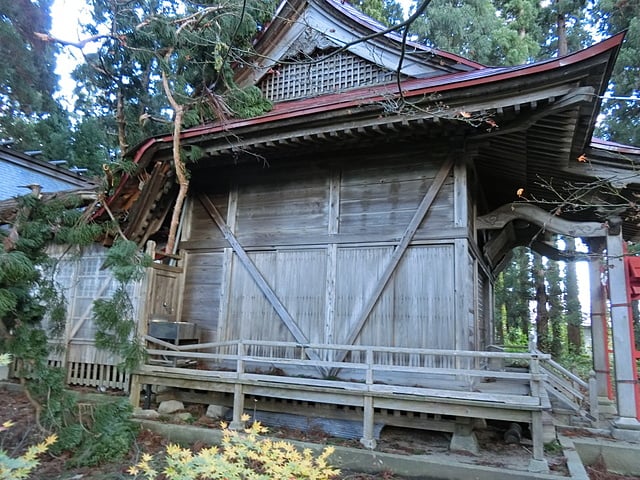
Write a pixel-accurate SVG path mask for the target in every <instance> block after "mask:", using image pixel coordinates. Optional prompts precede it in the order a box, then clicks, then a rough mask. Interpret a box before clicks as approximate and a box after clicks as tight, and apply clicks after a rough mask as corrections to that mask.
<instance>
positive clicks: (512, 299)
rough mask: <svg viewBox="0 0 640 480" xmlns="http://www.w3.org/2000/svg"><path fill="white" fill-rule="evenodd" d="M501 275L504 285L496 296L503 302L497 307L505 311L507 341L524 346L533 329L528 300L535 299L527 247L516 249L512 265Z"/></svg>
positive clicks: (496, 308) (496, 307)
mask: <svg viewBox="0 0 640 480" xmlns="http://www.w3.org/2000/svg"><path fill="white" fill-rule="evenodd" d="M500 275H501V276H502V280H501V281H502V282H503V283H502V285H503V287H504V288H503V291H502V292H501V293H498V294H497V295H496V298H497V299H499V300H500V301H501V303H498V304H496V305H495V310H496V312H500V311H504V320H505V321H504V325H505V327H504V329H505V333H504V337H505V343H519V344H522V345H525V344H526V343H527V340H528V336H529V331H530V328H531V311H530V308H529V302H530V301H531V300H532V299H533V285H532V281H531V265H530V255H529V252H528V249H526V248H525V247H518V248H515V249H514V250H513V260H512V261H511V264H510V265H509V267H507V268H506V269H505V270H504V271H503V272H502V273H501V274H500Z"/></svg>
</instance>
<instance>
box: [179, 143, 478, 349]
mask: <svg viewBox="0 0 640 480" xmlns="http://www.w3.org/2000/svg"><path fill="white" fill-rule="evenodd" d="M447 154H448V152H447V151H446V150H444V149H443V150H438V148H436V147H434V148H433V149H431V151H430V153H429V156H428V157H427V154H426V153H425V152H418V153H407V154H405V155H403V156H402V157H401V158H394V159H393V160H392V161H391V160H389V159H388V158H383V156H382V155H380V156H379V157H378V158H376V156H375V155H369V156H367V157H366V158H365V157H364V156H362V157H359V156H353V157H350V158H345V159H332V161H331V162H329V161H326V160H325V161H322V160H319V159H315V160H314V159H305V160H309V161H308V162H300V163H297V164H292V163H288V164H282V165H280V164H278V163H277V162H271V163H270V165H269V166H268V167H262V166H260V167H258V166H249V167H247V166H246V165H243V166H238V167H235V168H234V169H224V170H222V171H220V172H219V173H218V174H216V177H215V178H217V179H219V180H218V181H216V180H214V179H212V180H211V181H209V182H200V183H198V182H196V193H195V194H194V196H193V197H192V198H191V199H190V203H189V212H188V215H187V224H186V226H185V229H184V235H183V237H182V242H181V248H182V251H183V252H184V253H185V258H186V261H185V263H184V265H185V281H184V291H183V294H182V295H183V296H182V298H183V306H182V312H181V316H180V318H181V319H182V320H183V321H193V322H195V323H197V324H198V325H200V327H201V331H202V330H203V329H204V330H205V331H206V332H207V333H206V340H213V339H216V340H220V341H224V340H232V339H238V338H246V339H252V340H282V341H295V340H296V339H295V337H294V335H293V334H292V333H291V332H290V329H289V328H288V327H287V325H286V324H285V322H283V321H282V320H281V318H280V316H279V315H278V313H276V310H275V309H274V307H273V305H272V304H271V303H270V302H269V300H268V299H267V297H266V296H265V294H264V293H263V292H262V291H261V290H260V289H259V288H258V286H257V284H256V281H255V279H254V278H252V276H251V275H250V274H249V272H248V270H247V268H246V267H245V266H244V265H243V264H242V261H241V260H240V259H239V257H238V256H237V255H236V254H234V253H233V252H232V249H231V248H230V244H229V243H228V242H227V240H226V239H225V238H224V235H223V234H222V233H221V231H220V229H219V228H218V227H217V226H216V224H215V222H214V221H213V219H212V218H211V216H210V214H209V212H207V209H206V208H205V207H204V206H203V204H202V202H200V201H198V198H197V195H199V194H203V193H204V194H205V195H206V196H207V198H208V199H209V200H211V203H213V205H215V207H216V209H217V210H218V211H219V212H220V213H221V215H222V216H223V217H224V219H225V221H226V223H227V225H228V227H229V229H230V231H231V232H232V234H233V235H234V236H235V238H236V239H237V241H238V242H239V244H240V245H241V246H242V248H243V249H244V250H245V251H246V252H247V254H248V257H249V259H250V260H251V261H252V262H253V264H254V265H255V267H256V268H257V270H258V272H259V273H260V275H262V277H263V278H264V280H265V281H266V282H267V284H268V285H269V286H270V287H271V289H272V290H273V292H274V293H275V295H276V296H277V298H278V299H279V300H280V302H281V303H282V304H283V305H284V307H285V308H286V310H287V312H288V313H289V314H290V316H291V317H292V318H293V319H294V321H295V323H296V324H297V326H298V327H299V329H300V330H301V332H302V333H303V335H304V336H305V337H306V339H307V340H308V341H310V342H328V343H345V342H347V339H348V338H349V337H350V336H351V335H354V331H355V333H356V334H357V335H356V337H355V338H356V339H355V342H354V343H356V344H373V345H389V346H402V347H425V348H451V349H453V348H470V347H475V346H477V344H478V341H477V332H476V328H477V325H476V322H477V321H479V317H478V316H477V309H478V306H477V305H478V304H477V302H476V301H475V300H474V299H471V300H466V299H465V300H464V301H463V302H461V301H460V299H459V297H460V296H461V294H460V291H459V290H460V289H461V288H464V289H468V290H467V291H470V292H474V291H475V290H474V285H473V284H474V282H475V281H476V280H477V274H475V273H474V272H475V269H476V266H475V259H474V257H473V256H472V255H471V254H470V250H469V247H468V244H469V238H470V235H472V234H471V233H470V232H469V228H468V225H467V222H468V215H469V210H471V209H472V208H471V207H470V206H469V203H468V202H469V200H468V198H467V194H466V192H467V191H468V190H467V188H466V184H465V183H464V182H465V178H462V180H461V182H462V186H461V187H460V186H457V185H456V183H455V181H454V176H455V174H456V173H455V172H457V171H458V170H460V169H459V168H457V167H456V169H451V171H450V172H449V175H448V177H447V178H446V179H445V180H444V183H443V185H442V187H441V188H440V189H439V191H438V193H437V195H436V196H435V199H434V201H433V203H432V204H431V206H430V208H429V209H428V211H427V213H426V215H425V217H424V220H422V221H421V222H420V223H419V226H418V228H417V231H416V233H415V235H414V236H413V238H412V241H411V243H410V245H409V246H408V248H407V249H406V251H405V253H404V255H403V257H402V258H401V260H400V262H399V264H398V265H397V267H396V268H395V270H394V271H393V274H392V275H391V276H390V278H389V280H388V282H387V283H386V285H385V286H384V288H383V289H382V293H381V294H380V297H379V298H378V300H377V302H376V303H375V305H374V307H373V309H372V310H371V313H370V314H369V315H368V316H367V317H366V318H367V320H366V322H364V324H363V325H362V328H361V329H360V330H357V328H358V317H359V312H360V311H361V310H362V309H363V307H364V306H365V304H366V303H367V301H368V300H369V296H370V295H371V292H372V291H373V290H374V289H375V287H376V283H377V282H378V280H379V279H380V278H381V277H382V276H383V272H384V271H385V269H386V267H387V264H388V262H389V261H390V259H391V257H392V254H393V252H394V249H395V248H396V246H397V245H398V242H399V240H400V238H401V237H402V236H403V234H404V233H405V231H406V229H407V226H408V225H409V224H410V222H411V221H412V219H413V217H414V215H415V213H416V210H417V209H418V206H419V204H420V203H421V201H422V200H423V198H424V197H425V194H426V193H427V192H428V191H429V189H430V186H431V185H432V183H433V182H434V178H435V177H436V175H437V174H438V172H439V170H440V169H441V168H442V165H443V163H444V160H445V158H446V156H447ZM365 160H366V161H365ZM462 171H464V168H463V169H462ZM222 179H224V180H222ZM197 189H199V192H198V191H197ZM456 199H457V200H456ZM457 201H458V202H464V204H463V206H462V208H457V209H456V205H455V203H456V202H457ZM456 215H458V218H456ZM460 215H462V216H460ZM461 252H462V253H461ZM465 295H466V294H465ZM461 306H464V308H463V307H461ZM354 329H355V330H354Z"/></svg>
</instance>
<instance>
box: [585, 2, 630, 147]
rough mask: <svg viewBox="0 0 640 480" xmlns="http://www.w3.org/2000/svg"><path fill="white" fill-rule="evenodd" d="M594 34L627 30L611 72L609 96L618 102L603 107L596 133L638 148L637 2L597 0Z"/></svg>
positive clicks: (614, 101) (594, 13) (607, 34)
mask: <svg viewBox="0 0 640 480" xmlns="http://www.w3.org/2000/svg"><path fill="white" fill-rule="evenodd" d="M593 16H594V18H595V20H596V26H597V30H598V33H600V34H601V35H605V36H610V35H612V34H615V33H618V32H620V31H622V30H627V35H626V37H625V41H624V43H623V45H622V48H621V50H620V53H619V55H618V60H617V61H616V64H615V66H614V69H613V75H612V77H611V83H610V93H611V95H612V96H613V97H620V99H615V100H608V101H607V102H606V103H605V104H604V113H606V115H605V117H604V119H603V121H602V122H601V125H600V128H599V129H598V130H597V132H596V133H597V134H598V135H599V136H601V137H603V138H607V139H610V140H613V141H617V142H621V143H626V144H631V145H640V101H638V100H633V99H628V97H635V98H638V97H640V0H629V1H618V0H598V1H596V2H595V5H594V8H593Z"/></svg>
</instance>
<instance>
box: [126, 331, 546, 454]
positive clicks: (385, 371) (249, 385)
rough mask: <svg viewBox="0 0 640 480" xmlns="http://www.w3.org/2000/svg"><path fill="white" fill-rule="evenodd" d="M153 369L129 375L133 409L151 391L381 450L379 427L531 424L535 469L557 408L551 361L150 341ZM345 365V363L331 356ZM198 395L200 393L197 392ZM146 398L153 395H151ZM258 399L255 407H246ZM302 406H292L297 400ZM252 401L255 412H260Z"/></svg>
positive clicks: (467, 428) (465, 431) (454, 429)
mask: <svg viewBox="0 0 640 480" xmlns="http://www.w3.org/2000/svg"><path fill="white" fill-rule="evenodd" d="M145 339H146V340H147V342H148V343H149V349H148V354H149V362H148V363H147V364H146V365H144V366H142V367H141V368H140V369H139V370H138V371H137V372H136V374H135V375H134V377H133V384H132V390H131V391H132V402H133V404H134V405H138V404H140V394H141V391H143V389H149V388H150V386H151V385H156V386H158V385H161V386H167V387H174V388H179V389H182V390H183V391H187V392H189V393H187V394H185V395H184V398H188V399H189V400H190V401H197V402H202V403H210V404H217V405H225V406H228V407H232V423H231V426H232V427H235V428H241V427H242V425H243V422H242V421H241V417H242V415H243V413H245V409H246V408H247V404H248V403H249V404H250V406H249V409H251V408H258V409H259V410H267V411H269V410H273V411H283V410H282V407H280V408H279V407H278V406H277V405H278V403H277V402H278V401H283V400H284V401H286V402H288V403H285V405H284V408H285V410H284V411H287V412H289V413H292V411H296V410H297V413H300V414H302V415H305V416H311V417H314V416H319V417H323V418H340V419H350V420H354V419H359V420H360V421H361V422H362V437H361V443H362V444H363V445H364V446H366V447H367V448H375V446H376V440H375V436H374V424H376V423H378V424H383V425H389V426H400V427H410V428H416V429H426V430H439V431H445V432H451V433H453V438H452V445H453V446H454V448H455V443H456V440H457V435H461V434H462V435H469V434H471V433H472V428H473V425H472V424H473V421H474V419H488V420H501V421H506V422H517V423H523V424H526V425H530V428H531V437H532V441H533V452H532V456H533V461H540V462H543V461H544V451H543V447H544V441H543V423H542V413H543V412H544V411H548V410H550V408H551V405H550V402H549V397H548V395H547V391H546V389H545V386H544V385H543V381H544V379H545V378H546V374H543V372H542V370H541V362H542V361H545V360H549V356H548V355H544V354H540V353H537V352H534V353H506V352H478V351H463V350H455V351H452V350H435V349H419V348H393V347H379V346H377V347H376V346H354V345H327V344H307V345H301V344H298V343H293V342H269V341H248V340H238V341H233V342H212V343H198V344H191V345H175V344H173V343H169V342H167V341H163V340H161V339H158V338H155V337H151V336H148V335H147V336H145ZM339 357H344V358H345V360H343V361H335V360H333V359H334V358H339ZM194 392H195V393H194ZM146 394H150V390H147V391H146ZM248 399H253V400H254V402H249V400H248ZM291 401H294V402H303V405H302V406H300V407H299V408H297V409H296V408H295V404H293V405H292V402H291ZM255 402H257V403H258V407H255Z"/></svg>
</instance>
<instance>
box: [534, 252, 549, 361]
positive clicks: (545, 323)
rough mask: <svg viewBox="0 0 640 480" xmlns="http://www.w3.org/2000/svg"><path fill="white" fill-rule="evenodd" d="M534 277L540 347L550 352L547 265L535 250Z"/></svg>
mask: <svg viewBox="0 0 640 480" xmlns="http://www.w3.org/2000/svg"><path fill="white" fill-rule="evenodd" d="M533 279H534V283H535V289H536V297H535V298H536V336H537V338H538V348H539V349H540V350H541V351H543V352H549V351H550V349H551V335H550V332H549V311H548V309H547V304H548V295H547V285H546V283H545V266H544V263H543V262H542V256H541V255H540V254H539V253H535V252H534V253H533Z"/></svg>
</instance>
